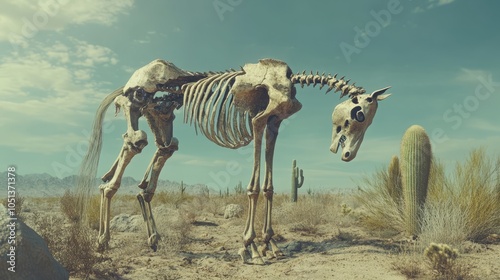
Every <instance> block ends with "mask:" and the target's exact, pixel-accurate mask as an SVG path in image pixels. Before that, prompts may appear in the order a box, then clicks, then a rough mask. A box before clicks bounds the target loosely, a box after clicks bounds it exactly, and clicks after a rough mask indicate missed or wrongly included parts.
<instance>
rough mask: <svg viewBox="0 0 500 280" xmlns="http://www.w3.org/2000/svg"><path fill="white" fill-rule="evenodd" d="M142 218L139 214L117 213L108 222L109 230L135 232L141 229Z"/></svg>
mask: <svg viewBox="0 0 500 280" xmlns="http://www.w3.org/2000/svg"><path fill="white" fill-rule="evenodd" d="M143 223H144V219H143V218H142V216H141V215H129V214H119V215H116V216H114V217H113V219H111V221H110V222H109V225H110V228H111V230H114V231H119V232H136V231H139V230H140V229H141V226H142V224H143Z"/></svg>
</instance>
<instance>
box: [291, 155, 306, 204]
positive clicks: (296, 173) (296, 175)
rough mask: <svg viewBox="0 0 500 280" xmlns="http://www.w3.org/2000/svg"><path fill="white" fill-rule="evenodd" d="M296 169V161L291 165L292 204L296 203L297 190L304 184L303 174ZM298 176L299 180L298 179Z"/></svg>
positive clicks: (300, 170)
mask: <svg viewBox="0 0 500 280" xmlns="http://www.w3.org/2000/svg"><path fill="white" fill-rule="evenodd" d="M302 171H303V170H302V169H299V168H298V167H297V161H296V160H293V165H292V202H297V190H298V189H299V188H300V187H302V184H304V173H303V172H302ZM299 176H300V179H299Z"/></svg>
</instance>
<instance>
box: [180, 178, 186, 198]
mask: <svg viewBox="0 0 500 280" xmlns="http://www.w3.org/2000/svg"><path fill="white" fill-rule="evenodd" d="M179 190H180V191H181V197H182V196H184V191H186V187H185V186H184V181H181V185H180V187H179Z"/></svg>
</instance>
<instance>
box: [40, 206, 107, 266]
mask: <svg viewBox="0 0 500 280" xmlns="http://www.w3.org/2000/svg"><path fill="white" fill-rule="evenodd" d="M33 224H34V225H33V228H34V229H35V231H36V232H37V233H38V234H40V236H42V237H43V239H44V240H45V242H47V246H48V247H49V249H50V251H51V252H52V254H53V255H54V258H56V259H57V260H58V261H59V262H60V263H61V264H62V265H63V266H64V267H65V268H66V269H67V270H68V271H69V272H70V274H72V275H75V274H79V275H89V274H90V273H91V272H92V269H93V267H94V266H95V265H96V264H97V263H98V262H99V260H100V258H99V257H98V256H97V255H96V254H95V253H94V240H95V236H94V233H93V232H92V230H90V229H89V228H87V227H84V226H81V225H79V224H78V223H73V222H71V223H70V224H69V225H66V223H65V219H64V218H62V217H59V216H55V215H45V216H41V215H40V214H38V213H35V214H34V215H33Z"/></svg>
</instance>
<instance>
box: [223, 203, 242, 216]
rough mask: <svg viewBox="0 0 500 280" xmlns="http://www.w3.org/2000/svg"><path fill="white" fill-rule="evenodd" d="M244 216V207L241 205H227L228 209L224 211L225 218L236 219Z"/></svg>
mask: <svg viewBox="0 0 500 280" xmlns="http://www.w3.org/2000/svg"><path fill="white" fill-rule="evenodd" d="M242 214H243V206H241V205H239V204H228V205H226V209H224V218H225V219H229V218H235V217H241V215H242Z"/></svg>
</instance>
